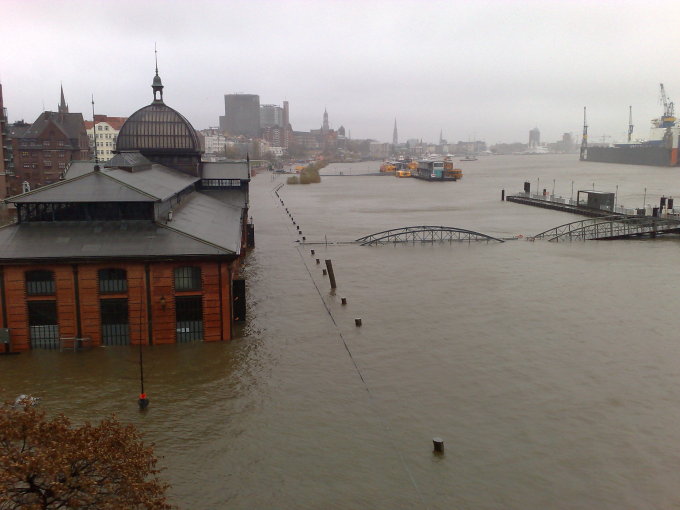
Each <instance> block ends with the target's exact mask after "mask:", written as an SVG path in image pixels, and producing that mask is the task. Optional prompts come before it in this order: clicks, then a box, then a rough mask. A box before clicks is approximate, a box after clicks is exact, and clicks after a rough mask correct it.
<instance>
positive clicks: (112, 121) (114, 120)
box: [85, 115, 127, 131]
mask: <svg viewBox="0 0 680 510" xmlns="http://www.w3.org/2000/svg"><path fill="white" fill-rule="evenodd" d="M126 120H127V117H109V116H107V115H95V116H94V122H93V121H91V120H86V121H85V129H92V126H93V125H94V124H95V122H96V123H97V124H101V123H102V122H106V123H107V124H108V125H109V126H111V127H112V128H113V129H114V130H115V131H120V128H121V127H123V124H125V121H126Z"/></svg>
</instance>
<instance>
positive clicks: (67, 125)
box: [21, 111, 85, 139]
mask: <svg viewBox="0 0 680 510" xmlns="http://www.w3.org/2000/svg"><path fill="white" fill-rule="evenodd" d="M50 122H52V123H54V125H55V126H57V128H58V129H59V130H60V131H61V132H62V133H63V134H64V136H65V137H66V138H69V139H77V138H79V137H80V135H81V134H84V129H85V123H84V121H83V114H82V113H57V112H49V111H48V112H42V113H41V114H40V116H39V117H38V118H37V119H36V121H35V122H34V123H33V124H31V127H29V128H28V129H27V130H26V131H24V133H23V135H22V136H21V138H38V137H39V136H40V134H41V133H42V132H43V131H44V130H45V128H47V126H48V125H49V123H50Z"/></svg>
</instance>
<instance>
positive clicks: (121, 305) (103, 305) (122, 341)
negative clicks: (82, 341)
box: [100, 299, 130, 345]
mask: <svg viewBox="0 0 680 510" xmlns="http://www.w3.org/2000/svg"><path fill="white" fill-rule="evenodd" d="M100 311H101V324H102V344H103V345H128V344H129V343H130V323H129V318H128V300H127V299H102V300H101V301H100Z"/></svg>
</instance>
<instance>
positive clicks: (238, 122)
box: [220, 94, 260, 138]
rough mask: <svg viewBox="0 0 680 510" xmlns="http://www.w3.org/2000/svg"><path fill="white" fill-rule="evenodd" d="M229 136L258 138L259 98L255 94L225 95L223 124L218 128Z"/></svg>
mask: <svg viewBox="0 0 680 510" xmlns="http://www.w3.org/2000/svg"><path fill="white" fill-rule="evenodd" d="M220 127H221V128H222V129H223V131H225V132H226V133H227V134H229V135H231V136H239V135H242V136H246V137H248V138H258V137H259V136H260V96H258V95H256V94H226V95H225V96H224V124H223V125H222V126H220Z"/></svg>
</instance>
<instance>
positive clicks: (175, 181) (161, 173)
mask: <svg viewBox="0 0 680 510" xmlns="http://www.w3.org/2000/svg"><path fill="white" fill-rule="evenodd" d="M102 173H105V174H106V175H109V176H111V177H113V178H114V179H116V180H118V181H120V182H123V183H125V184H128V185H130V186H132V187H134V188H137V189H138V190H140V191H143V192H144V193H148V194H149V195H151V196H154V197H156V198H157V199H159V200H167V199H168V198H170V197H171V196H173V195H174V194H176V193H179V192H180V191H182V190H184V189H186V188H188V187H189V186H191V185H192V184H193V183H195V182H197V181H200V178H198V177H193V176H191V175H187V174H185V173H182V172H178V171H177V170H172V169H170V168H168V167H165V166H163V165H158V164H155V163H154V164H153V165H152V166H151V168H149V169H148V170H141V171H139V172H128V171H127V170H121V169H119V168H104V169H103V170H102Z"/></svg>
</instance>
